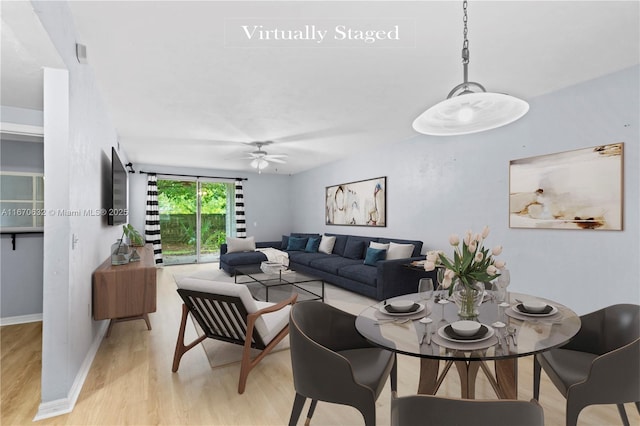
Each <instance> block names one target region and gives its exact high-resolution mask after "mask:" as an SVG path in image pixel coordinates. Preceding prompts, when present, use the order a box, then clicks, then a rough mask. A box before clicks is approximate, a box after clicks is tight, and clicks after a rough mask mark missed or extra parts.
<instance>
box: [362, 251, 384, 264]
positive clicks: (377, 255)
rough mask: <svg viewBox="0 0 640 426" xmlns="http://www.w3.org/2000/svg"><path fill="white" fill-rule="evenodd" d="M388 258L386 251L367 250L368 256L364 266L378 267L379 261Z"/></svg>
mask: <svg viewBox="0 0 640 426" xmlns="http://www.w3.org/2000/svg"><path fill="white" fill-rule="evenodd" d="M386 256H387V251H386V250H385V249H376V248H372V247H369V248H367V255H366V256H365V258H364V264H365V265H369V266H376V262H377V261H378V260H384V259H385V257H386Z"/></svg>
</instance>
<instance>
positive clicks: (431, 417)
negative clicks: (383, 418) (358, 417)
mask: <svg viewBox="0 0 640 426" xmlns="http://www.w3.org/2000/svg"><path fill="white" fill-rule="evenodd" d="M413 425H438V426H458V425H474V426H515V425H518V426H542V425H544V413H543V411H542V407H541V406H540V404H538V401H536V400H535V399H532V400H531V401H518V400H514V399H508V400H505V399H502V400H478V399H455V398H444V397H438V396H433V395H410V396H403V397H397V394H396V392H391V426H413Z"/></svg>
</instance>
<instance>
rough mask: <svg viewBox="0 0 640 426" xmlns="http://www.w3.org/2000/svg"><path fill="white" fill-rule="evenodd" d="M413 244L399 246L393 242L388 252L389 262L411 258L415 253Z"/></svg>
mask: <svg viewBox="0 0 640 426" xmlns="http://www.w3.org/2000/svg"><path fill="white" fill-rule="evenodd" d="M413 248H414V246H413V244H398V243H394V242H393V241H392V242H390V243H389V251H388V252H387V260H391V259H406V258H408V257H411V254H412V253H413Z"/></svg>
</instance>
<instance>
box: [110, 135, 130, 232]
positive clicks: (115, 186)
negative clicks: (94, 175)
mask: <svg viewBox="0 0 640 426" xmlns="http://www.w3.org/2000/svg"><path fill="white" fill-rule="evenodd" d="M128 213H129V211H128V207H127V171H126V169H125V168H124V166H123V165H122V161H120V157H118V153H117V152H116V150H115V148H113V147H112V148H111V206H110V207H109V211H108V212H107V214H108V222H109V225H123V224H125V223H127V214H128Z"/></svg>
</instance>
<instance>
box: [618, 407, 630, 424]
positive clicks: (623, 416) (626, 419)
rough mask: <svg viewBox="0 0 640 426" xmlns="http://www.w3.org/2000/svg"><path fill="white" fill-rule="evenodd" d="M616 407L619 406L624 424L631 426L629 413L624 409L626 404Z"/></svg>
mask: <svg viewBox="0 0 640 426" xmlns="http://www.w3.org/2000/svg"><path fill="white" fill-rule="evenodd" d="M616 405H617V406H618V413H620V418H621V419H622V424H623V425H624V426H629V417H627V411H626V410H625V409H624V404H616Z"/></svg>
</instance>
